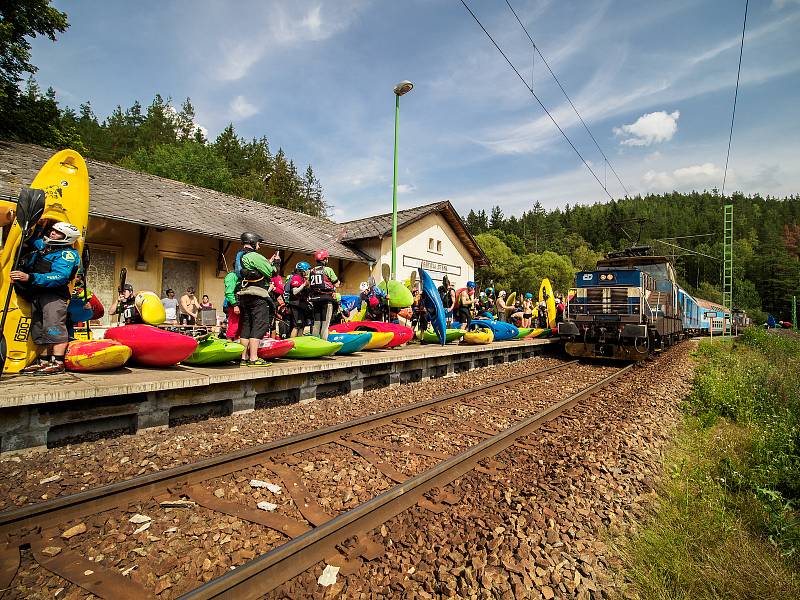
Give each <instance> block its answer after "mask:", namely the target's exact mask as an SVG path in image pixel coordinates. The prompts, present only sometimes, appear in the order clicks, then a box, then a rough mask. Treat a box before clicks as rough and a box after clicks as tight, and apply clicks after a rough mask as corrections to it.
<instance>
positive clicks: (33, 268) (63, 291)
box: [14, 246, 80, 300]
mask: <svg viewBox="0 0 800 600" xmlns="http://www.w3.org/2000/svg"><path fill="white" fill-rule="evenodd" d="M67 252H69V253H71V254H72V255H73V256H72V259H73V266H72V268H71V270H70V272H69V275H68V278H67V280H66V282H65V283H63V284H61V285H58V286H53V287H47V288H39V289H46V290H47V291H48V292H50V293H52V294H55V295H57V296H58V297H59V298H63V299H64V300H69V299H70V296H71V295H72V294H71V293H70V289H69V284H70V283H71V282H72V280H73V279H74V278H75V275H76V274H77V273H78V269H79V268H80V261H79V260H78V253H77V252H76V251H75V250H73V249H72V248H57V249H53V248H48V247H47V246H45V247H44V248H42V249H37V250H34V251H33V252H32V253H31V254H29V255H28V256H27V258H26V260H25V261H24V263H23V264H27V265H29V266H28V267H27V268H26V269H25V271H26V272H27V273H29V274H33V273H42V274H45V273H52V272H53V263H54V262H55V261H56V260H58V259H60V258H62V255H64V254H65V253H67ZM14 287H15V290H16V291H17V294H18V295H19V296H20V297H22V298H25V299H26V300H30V299H31V298H32V297H33V296H35V295H36V293H37V292H36V288H34V287H32V286H31V285H30V283H18V284H15V286H14Z"/></svg>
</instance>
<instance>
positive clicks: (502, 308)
mask: <svg viewBox="0 0 800 600" xmlns="http://www.w3.org/2000/svg"><path fill="white" fill-rule="evenodd" d="M494 306H495V309H496V310H497V313H496V316H497V320H498V321H502V322H503V323H505V322H506V321H507V320H508V319H507V318H506V314H507V311H508V307H507V306H506V291H505V290H500V293H499V294H497V302H495V303H494Z"/></svg>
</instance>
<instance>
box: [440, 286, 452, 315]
mask: <svg viewBox="0 0 800 600" xmlns="http://www.w3.org/2000/svg"><path fill="white" fill-rule="evenodd" d="M439 297H440V298H441V299H442V306H444V307H445V308H448V309H449V308H452V307H453V304H454V302H453V295H452V294H451V293H450V288H446V287H444V286H443V285H442V286H439Z"/></svg>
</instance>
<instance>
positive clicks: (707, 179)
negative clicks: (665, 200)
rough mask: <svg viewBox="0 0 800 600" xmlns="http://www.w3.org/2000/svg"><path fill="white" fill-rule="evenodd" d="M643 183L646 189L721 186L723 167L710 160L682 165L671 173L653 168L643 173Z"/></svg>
mask: <svg viewBox="0 0 800 600" xmlns="http://www.w3.org/2000/svg"><path fill="white" fill-rule="evenodd" d="M642 183H643V184H644V187H645V189H647V190H651V191H668V190H672V189H679V190H687V189H694V188H698V187H708V186H712V187H713V186H715V185H716V186H721V184H722V169H721V168H720V167H718V166H716V165H715V164H714V163H710V162H706V163H703V164H699V165H691V166H688V167H680V168H678V169H674V170H673V171H672V172H669V173H668V172H666V171H654V170H652V169H651V170H649V171H647V172H645V174H644V175H642Z"/></svg>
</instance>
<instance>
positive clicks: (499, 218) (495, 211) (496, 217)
mask: <svg viewBox="0 0 800 600" xmlns="http://www.w3.org/2000/svg"><path fill="white" fill-rule="evenodd" d="M502 227H503V211H502V210H500V207H499V206H495V207H493V208H492V216H491V217H490V218H489V229H502Z"/></svg>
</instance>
